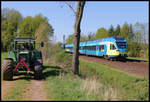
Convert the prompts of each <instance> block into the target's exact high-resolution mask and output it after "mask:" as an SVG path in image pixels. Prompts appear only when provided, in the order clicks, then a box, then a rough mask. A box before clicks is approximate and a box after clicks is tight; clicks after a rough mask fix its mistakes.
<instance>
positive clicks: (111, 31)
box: [108, 25, 115, 37]
mask: <svg viewBox="0 0 150 102" xmlns="http://www.w3.org/2000/svg"><path fill="white" fill-rule="evenodd" d="M108 36H109V37H112V36H115V33H114V27H113V25H111V26H110V28H109V30H108Z"/></svg>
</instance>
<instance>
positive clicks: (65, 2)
mask: <svg viewBox="0 0 150 102" xmlns="http://www.w3.org/2000/svg"><path fill="white" fill-rule="evenodd" d="M65 3H66V4H67V5H68V6H69V7H70V8H71V10H72V11H73V12H74V14H75V15H76V12H75V10H74V9H73V8H72V6H71V5H70V4H69V3H68V2H67V1H65Z"/></svg>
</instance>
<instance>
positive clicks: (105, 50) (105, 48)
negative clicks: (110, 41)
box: [103, 45, 107, 55]
mask: <svg viewBox="0 0 150 102" xmlns="http://www.w3.org/2000/svg"><path fill="white" fill-rule="evenodd" d="M103 55H107V45H104V54H103Z"/></svg>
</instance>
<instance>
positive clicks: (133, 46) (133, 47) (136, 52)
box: [127, 42, 142, 57]
mask: <svg viewBox="0 0 150 102" xmlns="http://www.w3.org/2000/svg"><path fill="white" fill-rule="evenodd" d="M141 49H142V48H141V45H140V44H139V43H136V42H132V43H129V44H128V51H127V53H128V56H131V57H139V56H140V51H141Z"/></svg>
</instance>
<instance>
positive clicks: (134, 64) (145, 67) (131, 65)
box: [70, 54, 149, 77]
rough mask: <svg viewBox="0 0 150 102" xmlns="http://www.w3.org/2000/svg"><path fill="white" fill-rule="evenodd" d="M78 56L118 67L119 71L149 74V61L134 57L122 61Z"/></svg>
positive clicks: (139, 74)
mask: <svg viewBox="0 0 150 102" xmlns="http://www.w3.org/2000/svg"><path fill="white" fill-rule="evenodd" d="M70 55H72V54H70ZM80 58H81V59H84V60H88V61H91V62H96V63H100V64H106V65H109V66H112V67H114V68H116V69H119V70H121V71H126V72H128V73H131V74H134V75H138V76H142V77H148V76H149V62H146V61H142V60H134V59H126V60H124V61H111V60H107V59H104V58H101V57H95V56H85V55H80Z"/></svg>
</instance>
